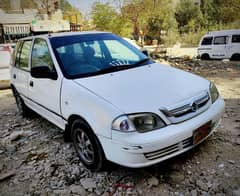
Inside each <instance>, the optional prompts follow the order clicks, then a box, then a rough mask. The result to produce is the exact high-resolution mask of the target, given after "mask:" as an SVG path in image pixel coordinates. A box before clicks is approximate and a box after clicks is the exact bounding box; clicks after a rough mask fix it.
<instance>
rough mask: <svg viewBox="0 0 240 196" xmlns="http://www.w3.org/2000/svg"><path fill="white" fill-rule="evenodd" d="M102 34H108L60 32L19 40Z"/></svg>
mask: <svg viewBox="0 0 240 196" xmlns="http://www.w3.org/2000/svg"><path fill="white" fill-rule="evenodd" d="M103 33H110V32H105V31H81V32H61V33H48V34H41V35H34V36H29V37H25V38H22V39H19V40H28V39H32V38H49V37H65V36H73V35H94V34H103Z"/></svg>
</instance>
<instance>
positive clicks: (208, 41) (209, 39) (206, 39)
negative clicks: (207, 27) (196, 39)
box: [201, 37, 213, 45]
mask: <svg viewBox="0 0 240 196" xmlns="http://www.w3.org/2000/svg"><path fill="white" fill-rule="evenodd" d="M212 40H213V37H204V38H203V40H202V43H201V45H212Z"/></svg>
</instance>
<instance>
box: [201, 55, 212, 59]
mask: <svg viewBox="0 0 240 196" xmlns="http://www.w3.org/2000/svg"><path fill="white" fill-rule="evenodd" d="M201 60H210V56H209V54H203V55H202V56H201Z"/></svg>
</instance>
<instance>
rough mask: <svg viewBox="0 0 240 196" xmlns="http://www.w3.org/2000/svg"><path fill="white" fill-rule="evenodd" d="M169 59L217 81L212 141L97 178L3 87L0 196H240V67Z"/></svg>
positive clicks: (59, 134) (60, 134)
mask: <svg viewBox="0 0 240 196" xmlns="http://www.w3.org/2000/svg"><path fill="white" fill-rule="evenodd" d="M169 62H170V64H171V65H172V66H175V67H178V68H180V69H184V70H187V71H190V72H193V73H196V74H198V75H201V76H204V77H206V78H208V79H210V80H211V81H214V82H215V83H216V86H217V87H218V89H219V91H220V93H221V95H222V97H223V98H224V100H225V102H226V112H225V114H224V116H223V119H222V122H221V125H220V126H219V128H218V129H217V132H216V133H215V134H213V135H212V136H211V137H210V138H209V139H208V140H207V141H205V142H204V143H202V144H201V145H200V146H198V147H196V148H195V149H193V150H191V151H189V152H187V153H185V154H183V155H180V156H178V157H176V158H173V159H170V160H167V161H164V162H162V163H160V164H157V165H154V166H151V167H148V168H143V169H129V168H125V167H121V166H118V165H115V164H109V166H108V170H106V171H104V172H97V173H92V172H90V171H89V170H87V169H85V168H84V167H83V166H82V165H81V163H80V162H79V160H78V158H76V155H75V152H74V149H73V147H72V144H71V143H64V141H63V132H62V131H61V130H59V129H58V128H56V127H55V126H54V125H52V124H50V123H49V122H48V121H46V120H44V119H43V118H41V117H39V116H35V117H32V118H30V119H24V118H22V117H21V116H19V115H18V114H17V110H16V104H15V101H14V98H13V97H12V94H11V91H10V90H2V91H0V114H1V116H0V125H1V126H0V132H1V135H0V160H1V161H0V195H92V196H93V195H106V196H107V195H148V196H149V195H164V196H165V195H179V196H180V195H181V196H182V195H192V196H197V195H219V196H220V195H234V196H240V62H236V63H230V62H222V61H205V62H201V61H192V60H191V61H189V60H188V61H183V60H182V59H170V60H169Z"/></svg>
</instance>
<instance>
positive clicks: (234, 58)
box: [230, 54, 240, 61]
mask: <svg viewBox="0 0 240 196" xmlns="http://www.w3.org/2000/svg"><path fill="white" fill-rule="evenodd" d="M230 60H231V61H240V54H233V55H232V57H231V58H230Z"/></svg>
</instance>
